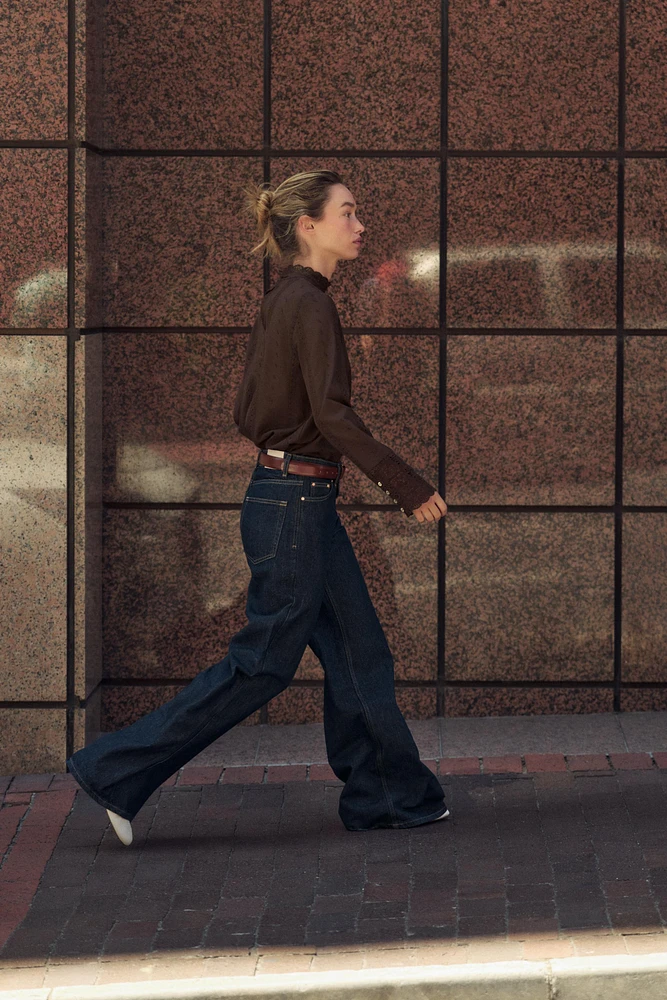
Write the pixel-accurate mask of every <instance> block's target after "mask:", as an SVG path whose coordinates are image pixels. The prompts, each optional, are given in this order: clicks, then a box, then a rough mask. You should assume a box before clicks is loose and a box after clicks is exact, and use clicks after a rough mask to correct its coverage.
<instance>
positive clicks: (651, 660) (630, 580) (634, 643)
mask: <svg viewBox="0 0 667 1000" xmlns="http://www.w3.org/2000/svg"><path fill="white" fill-rule="evenodd" d="M666 537H667V514H665V513H663V512H662V511H655V512H648V513H642V512H640V511H638V512H637V513H634V512H631V511H627V512H626V513H625V514H624V515H623V641H622V646H621V676H622V679H623V680H624V681H626V682H627V681H635V682H637V681H661V682H662V683H664V682H665V681H666V680H667V665H666V664H665V648H666V647H667V546H666V545H665V538H666Z"/></svg>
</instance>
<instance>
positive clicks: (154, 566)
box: [104, 508, 250, 681]
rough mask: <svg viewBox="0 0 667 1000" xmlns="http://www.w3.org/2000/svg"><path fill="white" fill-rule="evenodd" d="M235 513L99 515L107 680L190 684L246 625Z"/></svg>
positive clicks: (244, 575) (244, 572)
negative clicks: (101, 538)
mask: <svg viewBox="0 0 667 1000" xmlns="http://www.w3.org/2000/svg"><path fill="white" fill-rule="evenodd" d="M249 579H250V571H249V569H248V565H247V562H246V559H245V556H244V553H243V548H242V546H241V538H240V532H239V511H238V510H203V509H199V510H197V509H194V510H124V509H113V508H112V509H109V508H107V509H105V511H104V675H105V677H106V678H145V679H149V678H153V679H161V680H163V679H167V678H170V679H171V678H173V679H174V680H175V681H176V680H189V679H190V678H192V677H194V676H195V674H197V673H199V671H201V670H204V669H205V668H206V667H210V666H211V665H212V664H214V663H217V662H218V661H219V660H221V659H223V657H224V656H225V654H226V652H227V647H228V643H229V640H230V639H231V637H232V636H233V635H234V634H235V633H236V632H237V631H238V630H239V629H240V628H242V627H243V626H244V625H245V624H246V621H247V619H246V615H245V605H246V597H247V585H248V581H249Z"/></svg>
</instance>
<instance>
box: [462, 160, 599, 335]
mask: <svg viewBox="0 0 667 1000" xmlns="http://www.w3.org/2000/svg"><path fill="white" fill-rule="evenodd" d="M447 197H448V223H447V227H448V228H447V248H448V249H447V322H448V325H449V326H450V327H547V328H549V327H556V328H568V327H569V328H573V327H595V328H599V327H611V328H612V329H613V328H614V327H615V325H616V256H617V250H616V164H615V162H614V161H612V160H602V159H599V160H598V159H592V158H591V159H584V158H572V159H565V158H553V159H548V158H545V159H521V158H519V157H517V158H506V159H503V158H501V157H490V158H483V159H474V158H472V157H471V158H467V157H461V158H458V157H457V158H454V159H451V160H450V161H449V164H448V196H447Z"/></svg>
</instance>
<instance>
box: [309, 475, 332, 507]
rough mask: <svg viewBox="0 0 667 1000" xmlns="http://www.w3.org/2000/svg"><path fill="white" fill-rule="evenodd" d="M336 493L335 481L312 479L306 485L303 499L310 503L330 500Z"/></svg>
mask: <svg viewBox="0 0 667 1000" xmlns="http://www.w3.org/2000/svg"><path fill="white" fill-rule="evenodd" d="M335 492H336V486H335V481H334V480H333V479H310V480H307V482H306V483H304V491H303V493H304V495H303V499H304V500H306V501H308V500H310V501H313V500H314V501H315V502H317V501H319V500H328V499H329V497H330V496H331V494H332V493H335Z"/></svg>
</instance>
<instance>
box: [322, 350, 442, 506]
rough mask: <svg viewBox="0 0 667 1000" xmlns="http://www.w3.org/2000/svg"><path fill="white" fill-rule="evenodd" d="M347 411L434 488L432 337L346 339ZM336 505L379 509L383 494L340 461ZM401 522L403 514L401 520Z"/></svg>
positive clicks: (435, 371) (435, 356)
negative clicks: (342, 470) (349, 385)
mask: <svg viewBox="0 0 667 1000" xmlns="http://www.w3.org/2000/svg"><path fill="white" fill-rule="evenodd" d="M345 342H346V345H347V350H348V356H349V359H350V368H351V370H352V393H351V397H350V401H351V403H352V406H354V408H355V410H356V411H357V413H358V414H359V416H360V417H361V418H362V419H363V421H364V423H365V424H366V425H367V427H368V428H369V430H370V431H371V433H372V434H373V436H374V437H376V438H378V440H380V441H382V442H383V443H384V444H386V445H389V447H390V448H393V449H394V451H395V452H396V453H397V454H398V455H400V457H401V458H403V459H404V460H405V461H406V462H408V464H409V465H411V466H412V467H413V468H414V469H415V471H416V472H418V473H419V474H420V475H421V476H423V477H424V478H425V479H427V480H428V481H429V482H430V483H432V484H433V488H434V489H436V490H437V488H438V391H439V383H440V341H439V337H438V336H437V334H429V335H423V336H422V335H420V334H411V335H405V336H399V335H396V336H394V335H391V334H376V335H373V334H371V333H362V334H346V335H345ZM343 462H344V463H345V466H346V468H345V474H344V476H343V478H342V479H341V482H340V499H339V502H340V503H384V502H385V500H387V501H388V502H389V503H391V500H390V499H389V497H387V496H386V494H385V493H384V490H383V489H381V488H380V487H378V486H377V484H376V483H375V481H374V480H371V479H369V478H368V476H366V475H364V473H363V472H361V470H360V469H358V468H357V467H356V465H354V464H353V463H352V462H350V461H349V460H346V459H345V456H343ZM401 517H403V514H401Z"/></svg>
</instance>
